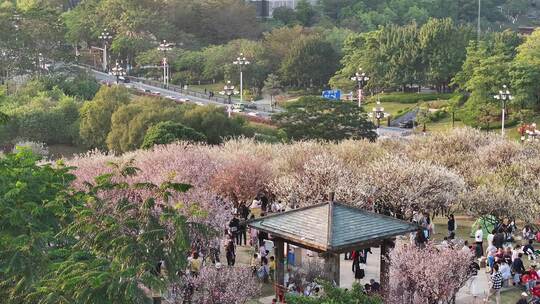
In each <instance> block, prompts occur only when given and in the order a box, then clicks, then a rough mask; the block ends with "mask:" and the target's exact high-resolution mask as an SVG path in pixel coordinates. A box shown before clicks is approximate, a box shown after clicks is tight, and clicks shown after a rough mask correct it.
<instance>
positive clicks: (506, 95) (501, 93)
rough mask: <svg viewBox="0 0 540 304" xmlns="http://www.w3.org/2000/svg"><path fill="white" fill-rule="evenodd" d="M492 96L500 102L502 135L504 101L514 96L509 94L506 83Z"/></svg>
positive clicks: (504, 112)
mask: <svg viewBox="0 0 540 304" xmlns="http://www.w3.org/2000/svg"><path fill="white" fill-rule="evenodd" d="M493 97H494V98H495V99H497V100H500V101H501V102H502V122H501V125H502V127H501V135H503V136H504V119H505V115H506V101H510V100H512V99H514V97H513V96H512V95H511V94H510V91H508V87H507V86H506V85H503V89H502V90H500V91H499V94H497V95H495V96H493Z"/></svg>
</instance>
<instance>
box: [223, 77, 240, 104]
mask: <svg viewBox="0 0 540 304" xmlns="http://www.w3.org/2000/svg"><path fill="white" fill-rule="evenodd" d="M238 93H239V92H238V91H236V90H235V87H234V86H233V85H232V84H231V81H230V80H228V81H227V83H226V84H225V86H224V87H223V91H221V92H219V94H221V95H225V96H227V99H228V101H229V104H231V98H232V96H233V95H236V94H238Z"/></svg>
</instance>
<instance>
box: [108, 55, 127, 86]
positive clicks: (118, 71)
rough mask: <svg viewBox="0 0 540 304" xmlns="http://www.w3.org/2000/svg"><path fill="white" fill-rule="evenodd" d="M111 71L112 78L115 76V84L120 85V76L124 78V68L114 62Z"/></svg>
mask: <svg viewBox="0 0 540 304" xmlns="http://www.w3.org/2000/svg"><path fill="white" fill-rule="evenodd" d="M111 70H112V74H113V75H114V76H116V84H119V83H120V76H125V75H126V71H125V70H124V68H123V67H122V66H121V65H120V64H119V63H118V60H116V64H115V66H114V67H113V68H112V69H111Z"/></svg>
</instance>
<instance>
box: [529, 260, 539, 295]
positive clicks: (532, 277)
mask: <svg viewBox="0 0 540 304" xmlns="http://www.w3.org/2000/svg"><path fill="white" fill-rule="evenodd" d="M528 273H529V282H528V285H527V290H532V289H533V288H534V287H536V283H537V282H538V279H539V277H538V273H537V272H536V265H535V264H532V265H531V268H530V269H529V272H528Z"/></svg>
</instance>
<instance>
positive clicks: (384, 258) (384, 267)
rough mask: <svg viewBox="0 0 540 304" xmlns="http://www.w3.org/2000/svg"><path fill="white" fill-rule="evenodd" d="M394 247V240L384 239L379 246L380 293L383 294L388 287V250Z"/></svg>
mask: <svg viewBox="0 0 540 304" xmlns="http://www.w3.org/2000/svg"><path fill="white" fill-rule="evenodd" d="M395 246H396V239H395V238H391V239H386V240H384V241H383V243H382V244H381V274H380V280H381V291H382V293H383V295H384V294H386V293H387V292H388V287H389V286H390V256H389V253H390V250H392V248H394V247H395Z"/></svg>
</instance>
